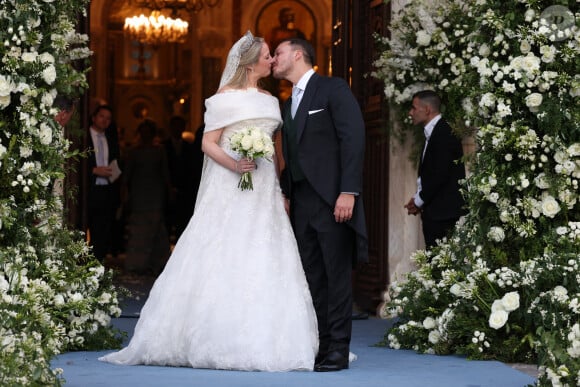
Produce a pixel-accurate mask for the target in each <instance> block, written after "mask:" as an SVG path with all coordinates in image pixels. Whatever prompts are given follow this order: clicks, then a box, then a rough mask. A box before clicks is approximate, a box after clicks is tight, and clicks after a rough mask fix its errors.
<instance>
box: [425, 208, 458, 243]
mask: <svg viewBox="0 0 580 387" xmlns="http://www.w3.org/2000/svg"><path fill="white" fill-rule="evenodd" d="M458 220H459V218H454V219H445V220H433V219H429V218H428V217H426V216H423V217H422V219H421V221H422V223H423V236H424V237H425V247H426V248H427V249H430V248H432V247H435V246H437V242H436V240H437V239H441V238H443V237H446V236H449V234H450V233H451V230H453V227H455V223H457V221H458Z"/></svg>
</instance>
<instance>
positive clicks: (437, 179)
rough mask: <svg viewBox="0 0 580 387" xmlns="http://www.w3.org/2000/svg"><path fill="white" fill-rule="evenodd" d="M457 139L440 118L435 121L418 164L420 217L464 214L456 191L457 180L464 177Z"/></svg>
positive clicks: (443, 216) (429, 217)
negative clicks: (420, 201)
mask: <svg viewBox="0 0 580 387" xmlns="http://www.w3.org/2000/svg"><path fill="white" fill-rule="evenodd" d="M462 157H463V147H462V145H461V141H460V140H459V138H457V136H456V135H455V134H453V132H452V130H451V127H450V126H449V124H448V123H447V121H445V120H444V119H443V118H441V119H440V120H439V122H437V124H436V125H435V127H434V128H433V132H432V133H431V137H430V138H429V141H428V143H427V148H426V149H425V155H424V156H423V159H422V161H421V163H420V164H419V176H420V177H421V191H420V192H419V196H420V197H421V199H422V200H423V202H424V204H423V213H422V217H423V218H424V219H428V220H450V219H457V218H459V217H460V216H462V215H464V214H465V213H466V210H465V201H464V199H463V196H462V195H461V192H460V191H459V180H461V179H464V178H465V166H464V164H463V161H462V160H461V158H462Z"/></svg>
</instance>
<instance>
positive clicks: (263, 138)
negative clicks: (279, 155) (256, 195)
mask: <svg viewBox="0 0 580 387" xmlns="http://www.w3.org/2000/svg"><path fill="white" fill-rule="evenodd" d="M230 148H231V149H232V150H233V151H234V152H237V153H239V154H240V155H241V156H242V158H245V159H247V160H255V159H257V158H260V157H261V158H264V159H266V160H268V161H272V156H273V155H274V143H273V141H272V138H271V137H270V136H269V135H267V134H266V133H264V132H263V131H262V130H260V129H257V128H254V127H247V128H244V129H242V130H239V131H237V132H236V133H234V134H233V135H232V136H231V137H230ZM238 188H240V189H241V190H242V191H245V190H253V189H254V184H253V183H252V173H251V172H249V171H246V172H242V176H241V177H240V181H239V182H238Z"/></svg>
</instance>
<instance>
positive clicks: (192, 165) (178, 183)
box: [163, 116, 203, 239]
mask: <svg viewBox="0 0 580 387" xmlns="http://www.w3.org/2000/svg"><path fill="white" fill-rule="evenodd" d="M186 126H187V122H186V121H185V119H184V118H183V117H181V116H173V117H171V119H170V121H169V129H170V137H169V138H168V139H167V140H165V141H164V142H163V146H164V148H165V152H166V155H167V162H168V165H169V175H170V179H171V189H172V193H171V195H170V196H171V198H170V202H169V203H168V204H169V205H168V208H167V218H166V220H167V229H168V231H169V233H170V234H171V235H173V236H175V239H179V237H180V236H181V233H183V230H185V227H187V224H188V223H189V220H190V219H191V216H192V215H193V209H194V207H195V200H196V198H197V191H198V188H199V181H200V179H201V169H202V166H203V152H202V151H201V138H202V137H203V128H202V129H201V130H200V129H198V130H197V132H196V133H195V139H194V140H193V141H191V140H187V139H186V138H184V136H183V134H184V132H185V129H186Z"/></svg>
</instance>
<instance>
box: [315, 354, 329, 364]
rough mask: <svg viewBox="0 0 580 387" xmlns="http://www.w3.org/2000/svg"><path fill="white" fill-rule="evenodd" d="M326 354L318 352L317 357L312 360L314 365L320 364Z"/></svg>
mask: <svg viewBox="0 0 580 387" xmlns="http://www.w3.org/2000/svg"><path fill="white" fill-rule="evenodd" d="M326 355H327V352H318V355H316V357H315V358H314V365H315V366H316V365H318V364H320V363H322V361H323V360H324V359H326Z"/></svg>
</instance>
